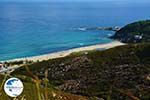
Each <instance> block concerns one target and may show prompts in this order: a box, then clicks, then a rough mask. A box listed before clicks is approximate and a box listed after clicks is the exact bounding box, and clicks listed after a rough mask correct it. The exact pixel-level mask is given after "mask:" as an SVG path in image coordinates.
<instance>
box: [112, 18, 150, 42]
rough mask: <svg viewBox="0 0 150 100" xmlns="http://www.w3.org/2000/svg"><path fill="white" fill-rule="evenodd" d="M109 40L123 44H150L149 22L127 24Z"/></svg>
mask: <svg viewBox="0 0 150 100" xmlns="http://www.w3.org/2000/svg"><path fill="white" fill-rule="evenodd" d="M111 38H113V39H117V40H120V41H122V42H125V43H139V42H150V20H144V21H138V22H134V23H131V24H128V25H126V26H125V27H123V28H121V29H120V30H119V31H117V32H116V33H115V35H114V36H112V37H111Z"/></svg>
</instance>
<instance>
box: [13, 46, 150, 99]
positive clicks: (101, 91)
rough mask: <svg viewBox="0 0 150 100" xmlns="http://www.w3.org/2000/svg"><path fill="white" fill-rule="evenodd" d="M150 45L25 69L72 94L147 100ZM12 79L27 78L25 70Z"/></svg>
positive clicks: (65, 58) (39, 64)
mask: <svg viewBox="0 0 150 100" xmlns="http://www.w3.org/2000/svg"><path fill="white" fill-rule="evenodd" d="M149 61H150V44H132V45H126V46H120V47H116V48H112V49H109V50H106V51H91V52H89V54H84V53H74V54H72V55H70V56H67V57H64V58H59V59H54V60H48V61H43V62H38V63H34V64H32V65H28V68H29V69H30V70H31V71H32V72H33V73H34V74H35V75H38V76H39V77H40V78H41V79H42V78H43V77H44V72H45V70H48V79H49V80H50V84H53V85H54V86H55V87H58V88H59V89H61V90H63V91H67V92H70V93H74V94H80V95H86V96H89V97H99V98H104V99H107V100H111V99H110V98H112V100H132V99H133V100H140V99H141V100H150V94H149V93H150V62H149ZM13 74H14V75H27V76H28V75H29V74H28V72H27V71H26V67H22V68H20V69H18V70H16V71H15V72H14V73H13Z"/></svg>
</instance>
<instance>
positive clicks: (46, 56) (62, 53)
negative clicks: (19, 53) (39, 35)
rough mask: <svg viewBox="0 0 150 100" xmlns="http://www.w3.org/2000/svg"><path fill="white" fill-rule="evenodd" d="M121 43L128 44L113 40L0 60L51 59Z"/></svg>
mask: <svg viewBox="0 0 150 100" xmlns="http://www.w3.org/2000/svg"><path fill="white" fill-rule="evenodd" d="M121 45H126V44H125V43H122V42H120V41H113V42H110V43H106V44H96V45H91V46H85V47H79V48H74V49H69V50H64V51H59V52H54V53H48V54H43V55H39V56H32V57H24V58H16V59H11V60H4V61H0V62H14V61H26V60H27V61H33V62H36V61H43V60H49V59H56V58H61V57H65V56H68V55H70V54H71V53H74V52H81V51H90V50H96V49H97V50H98V49H104V50H106V49H109V48H113V47H117V46H121Z"/></svg>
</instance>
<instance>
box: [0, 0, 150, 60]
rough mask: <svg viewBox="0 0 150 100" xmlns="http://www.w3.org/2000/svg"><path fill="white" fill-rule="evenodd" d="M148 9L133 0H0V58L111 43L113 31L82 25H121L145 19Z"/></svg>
mask: <svg viewBox="0 0 150 100" xmlns="http://www.w3.org/2000/svg"><path fill="white" fill-rule="evenodd" d="M149 10H150V3H134V2H132V3H126V2H125V3H119V2H108V1H107V2H0V61H3V60H10V59H15V58H23V57H31V56H37V55H43V54H48V53H53V52H58V51H63V50H68V49H72V48H78V47H84V46H89V45H95V44H104V43H109V42H112V41H114V40H111V39H110V38H109V37H110V36H111V35H113V34H115V32H113V31H104V30H84V28H87V27H88V28H90V27H114V26H118V27H123V26H125V25H126V24H129V23H132V22H135V21H138V20H146V19H149V18H150V13H149ZM80 28H82V30H81V29H80Z"/></svg>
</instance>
